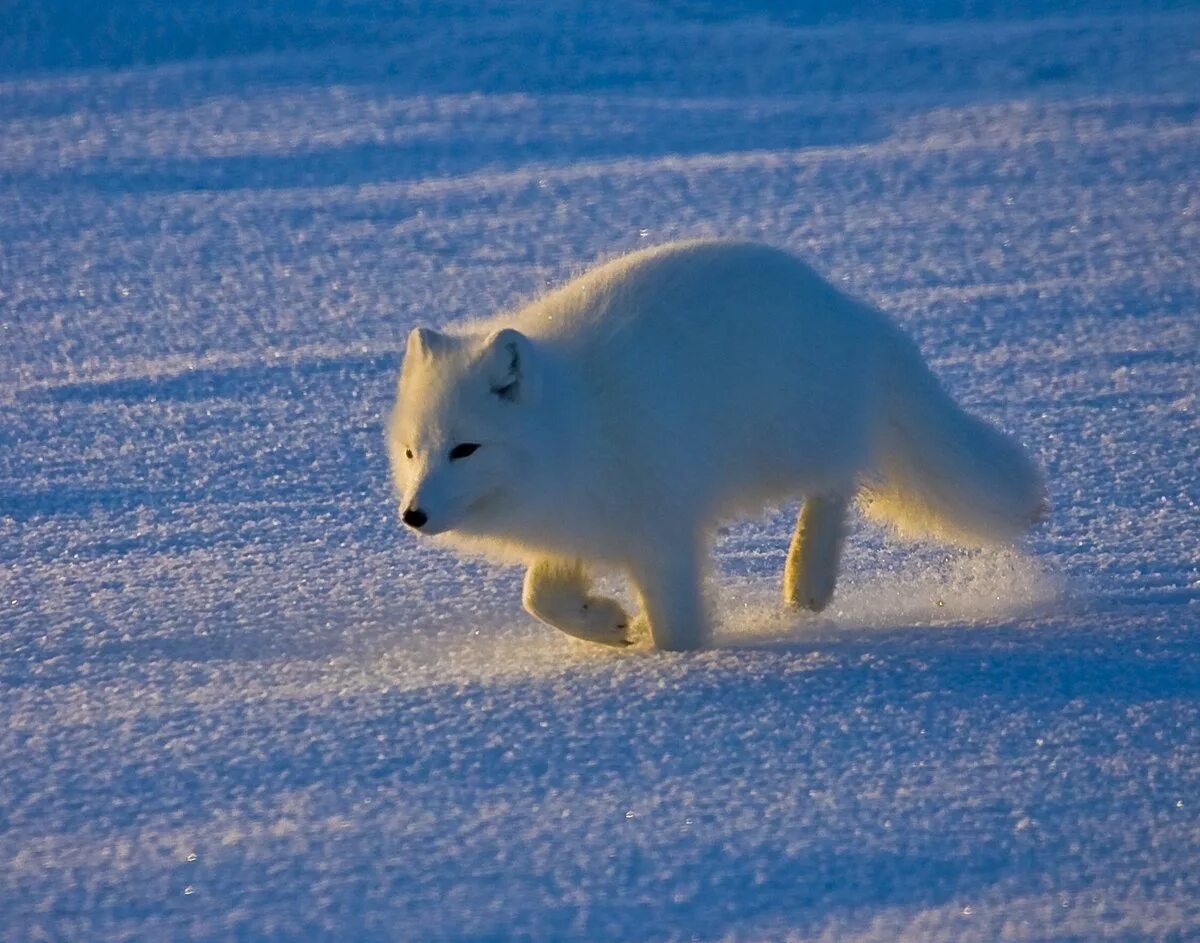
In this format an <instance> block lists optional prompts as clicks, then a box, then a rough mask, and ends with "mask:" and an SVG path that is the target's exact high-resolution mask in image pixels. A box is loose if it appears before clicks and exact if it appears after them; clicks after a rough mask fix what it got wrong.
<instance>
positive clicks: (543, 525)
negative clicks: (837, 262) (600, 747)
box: [388, 240, 1045, 650]
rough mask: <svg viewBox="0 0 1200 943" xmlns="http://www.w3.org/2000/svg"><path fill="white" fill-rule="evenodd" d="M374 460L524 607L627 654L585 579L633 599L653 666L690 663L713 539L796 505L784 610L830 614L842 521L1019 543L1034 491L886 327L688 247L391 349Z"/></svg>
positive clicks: (995, 439)
mask: <svg viewBox="0 0 1200 943" xmlns="http://www.w3.org/2000/svg"><path fill="white" fill-rule="evenodd" d="M388 448H389V454H390V459H391V465H392V473H393V477H394V481H395V485H396V490H397V495H398V498H399V506H400V509H401V516H402V519H403V521H404V523H405V524H407V525H408V526H409V527H411V528H413V529H414V530H416V531H419V532H420V533H422V534H427V535H434V534H440V535H444V537H445V538H446V539H447V540H449V541H450V542H451V543H452V544H454V545H457V546H458V547H460V548H463V549H467V550H472V551H482V552H484V553H485V554H490V555H493V556H499V557H501V558H504V559H507V560H510V561H512V560H516V561H519V562H522V563H524V564H525V565H526V566H527V567H528V569H527V571H526V574H525V585H524V599H523V601H524V605H525V608H526V609H527V610H528V611H529V613H530V614H532V615H533V616H535V617H536V618H537V619H540V620H541V621H543V622H546V623H548V624H550V625H552V626H555V627H557V628H559V629H561V630H562V631H564V632H567V633H568V634H570V635H573V636H576V637H578V638H582V639H588V640H590V641H593V642H600V643H604V644H609V645H623V644H627V643H628V641H629V638H630V635H631V631H630V629H631V620H630V617H629V616H628V615H627V613H626V612H625V610H624V609H623V607H622V606H621V605H620V604H619V603H618V602H617V601H616V600H614V599H609V598H604V597H600V596H597V595H594V594H593V592H592V589H591V585H590V578H589V573H590V572H594V571H595V570H596V568H597V567H603V568H605V569H616V570H618V571H621V572H624V573H626V574H627V575H628V576H629V577H630V578H631V580H632V582H633V584H634V587H635V589H636V591H637V597H638V599H639V600H640V603H641V608H642V615H641V619H642V620H643V621H644V623H645V625H646V626H647V627H648V628H649V631H650V634H651V637H652V638H653V641H654V644H655V645H656V646H657V647H658V648H662V649H671V650H682V649H695V648H700V647H703V646H704V644H705V642H706V641H707V639H708V630H709V620H708V618H707V615H706V612H705V607H704V602H703V597H702V594H701V583H702V577H703V573H704V563H703V560H704V557H705V556H706V550H707V546H706V545H707V539H706V538H707V537H708V535H709V533H710V532H711V531H712V530H713V528H714V526H715V524H716V523H717V522H718V521H719V520H720V519H722V518H726V517H729V516H731V515H735V514H738V513H747V512H758V511H760V510H761V509H762V508H763V507H764V506H765V505H767V504H769V503H772V502H778V501H783V500H787V499H790V498H793V497H803V499H804V503H803V506H802V509H801V511H800V515H799V520H798V521H797V524H796V530H795V535H794V537H793V539H792V543H791V549H790V551H789V553H788V557H787V564H786V568H785V570H784V578H783V594H784V599H785V601H786V603H787V604H788V605H790V606H792V607H794V608H798V609H811V610H820V609H822V608H823V607H824V606H825V605H826V604H827V603H828V602H829V600H830V597H831V596H832V594H833V590H834V582H835V580H836V578H837V569H838V558H839V554H840V550H841V545H842V540H843V535H844V533H845V519H846V514H847V510H848V506H849V504H850V502H851V501H852V500H853V499H855V498H856V497H857V498H858V499H859V500H860V502H861V504H862V505H863V508H864V510H865V511H866V512H867V513H868V514H870V515H872V516H874V517H877V518H880V519H882V520H885V521H887V522H890V523H891V524H892V525H893V526H894V527H895V528H896V529H897V530H898V531H900V532H901V533H903V534H908V535H911V536H928V537H934V538H938V539H942V540H946V541H951V542H955V543H961V544H966V545H974V546H978V545H987V544H999V543H1006V542H1010V541H1013V540H1015V539H1017V538H1018V537H1019V536H1020V535H1021V534H1022V533H1024V532H1025V531H1026V530H1027V529H1028V528H1029V527H1031V526H1032V525H1033V524H1034V523H1036V522H1037V521H1038V520H1039V519H1040V518H1041V516H1042V514H1043V513H1044V508H1045V503H1044V497H1043V486H1042V480H1041V476H1040V474H1039V472H1038V469H1037V468H1036V466H1035V465H1034V464H1033V462H1032V461H1031V460H1030V459H1029V457H1028V456H1027V455H1026V454H1025V452H1024V451H1022V449H1021V447H1020V446H1019V445H1017V444H1016V443H1015V442H1014V441H1013V440H1012V439H1010V438H1009V437H1007V436H1006V435H1004V434H1003V433H1001V432H999V431H998V430H996V429H995V428H993V427H992V426H990V425H988V424H987V423H985V422H983V421H982V420H980V419H977V418H975V417H973V416H970V415H968V414H967V413H965V412H963V410H962V409H960V408H959V407H958V406H957V405H956V404H955V402H954V401H953V400H952V399H951V398H950V396H949V395H948V394H947V393H946V391H945V390H944V389H943V388H942V387H941V385H940V384H939V383H938V381H937V379H936V378H935V377H934V376H933V374H932V373H931V372H930V371H929V368H928V367H927V366H926V365H925V363H924V361H923V360H922V358H921V355H920V354H919V353H918V351H917V348H916V346H915V345H914V344H913V343H912V341H910V340H909V339H908V338H907V337H906V336H905V335H904V334H903V333H902V332H901V331H900V330H899V329H898V328H897V327H895V326H894V325H893V324H892V323H891V322H890V321H889V320H888V319H887V318H886V317H885V316H884V315H883V314H882V313H880V312H879V311H877V310H875V309H874V308H872V307H870V306H869V305H867V304H865V303H863V302H861V301H856V300H854V299H852V298H850V297H848V296H846V295H844V294H842V293H841V292H839V291H838V290H837V289H836V288H834V287H833V286H832V285H830V284H829V283H828V282H826V281H825V280H824V279H822V278H821V277H820V276H818V275H817V274H816V273H815V272H813V270H812V269H810V268H809V267H808V266H806V265H805V264H804V263H802V262H800V261H799V260H798V259H796V258H794V257H793V256H791V255H788V254H786V253H784V252H782V251H779V250H776V249H771V248H768V247H766V246H761V245H755V244H752V243H743V242H729V241H715V240H699V241H691V242H679V243H673V244H669V245H663V246H658V247H654V248H650V249H646V250H644V251H640V252H635V253H633V254H631V255H627V256H624V257H622V258H618V259H615V260H613V261H611V262H608V263H606V264H603V265H600V266H598V267H597V268H594V269H592V270H591V271H589V272H586V273H585V274H583V275H582V276H580V277H579V278H576V279H575V280H574V281H571V282H570V283H568V284H567V285H565V286H563V287H562V288H559V289H558V290H556V291H552V292H551V293H549V294H547V295H545V296H544V297H542V298H539V299H538V300H536V301H534V302H532V303H531V304H529V305H527V306H526V307H524V308H521V309H520V310H519V311H516V312H514V313H506V314H501V315H498V316H496V317H495V318H493V319H490V320H485V321H473V322H468V323H464V324H460V325H458V326H456V327H453V328H451V329H450V330H448V331H447V332H446V333H438V332H436V331H433V330H429V329H426V328H417V329H416V330H414V331H413V332H412V333H411V334H410V335H409V339H408V347H407V350H406V352H405V356H404V364H403V367H402V369H401V372H400V378H399V385H398V391H397V399H396V405H395V409H394V411H393V413H392V415H391V419H390V422H389V428H388Z"/></svg>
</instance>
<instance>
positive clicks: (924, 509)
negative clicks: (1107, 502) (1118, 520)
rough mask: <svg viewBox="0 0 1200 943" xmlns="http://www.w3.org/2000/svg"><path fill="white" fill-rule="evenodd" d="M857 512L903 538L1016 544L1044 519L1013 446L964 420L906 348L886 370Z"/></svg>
mask: <svg viewBox="0 0 1200 943" xmlns="http://www.w3.org/2000/svg"><path fill="white" fill-rule="evenodd" d="M882 392H883V397H882V399H883V415H882V419H881V422H880V423H879V428H878V430H877V432H876V443H875V447H876V463H875V469H874V472H873V474H872V476H871V477H869V479H868V480H867V481H866V482H865V483H864V485H865V487H864V490H863V507H864V510H865V511H866V513H867V514H868V515H869V516H871V517H873V518H876V519H879V520H882V521H884V522H886V523H889V524H891V525H892V526H893V527H894V528H895V529H896V530H897V531H899V532H900V533H901V534H903V535H905V536H909V537H933V538H936V539H939V540H944V541H949V542H952V543H958V544H965V545H967V546H972V547H980V546H994V545H997V544H1007V543H1011V542H1013V541H1015V540H1017V539H1018V538H1019V537H1021V536H1022V535H1023V534H1024V533H1025V532H1026V531H1028V530H1029V528H1030V527H1032V526H1033V525H1034V524H1036V523H1037V522H1038V521H1040V520H1042V519H1043V518H1044V517H1045V515H1046V510H1047V505H1046V496H1045V488H1044V485H1043V482H1042V476H1041V473H1040V471H1039V470H1038V468H1037V466H1036V465H1035V464H1034V463H1033V460H1032V459H1031V458H1030V457H1029V456H1028V455H1027V454H1026V453H1025V451H1024V449H1022V448H1021V446H1020V445H1018V444H1017V443H1016V442H1015V441H1014V440H1013V439H1011V438H1010V437H1009V436H1007V435H1005V434H1004V433H1003V432H1001V431H1000V430H998V429H996V428H995V427H993V426H991V425H988V423H986V422H984V421H982V420H980V419H976V418H975V417H974V416H970V415H968V414H967V413H965V412H964V411H963V410H962V409H961V408H959V406H958V404H957V403H955V402H954V400H953V399H951V398H950V395H949V394H948V393H947V392H946V391H945V390H944V389H943V388H942V386H941V384H940V383H938V381H937V378H936V377H934V375H933V374H932V373H931V372H930V371H929V368H928V367H926V366H925V363H924V361H923V360H922V359H921V356H920V354H919V353H918V352H917V350H916V348H915V347H912V346H911V345H910V344H909V342H907V339H904V340H901V341H900V342H899V343H898V345H897V347H896V348H895V349H894V350H893V352H892V354H891V363H890V364H889V366H888V368H887V369H886V371H885V378H884V389H883V391H882Z"/></svg>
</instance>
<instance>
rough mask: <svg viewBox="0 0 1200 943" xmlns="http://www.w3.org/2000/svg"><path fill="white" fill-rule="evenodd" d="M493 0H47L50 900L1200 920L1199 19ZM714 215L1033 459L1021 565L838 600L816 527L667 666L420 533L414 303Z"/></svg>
mask: <svg viewBox="0 0 1200 943" xmlns="http://www.w3.org/2000/svg"><path fill="white" fill-rule="evenodd" d="M470 6H471V5H470V4H462V5H458V6H450V5H441V6H432V5H430V6H422V5H420V4H410V5H409V10H408V14H407V15H406V17H400V16H396V17H394V18H390V19H388V18H382V17H380V16H379V14H376V15H375V18H374V19H371V18H369V17H368V18H367V19H366V20H364V19H363V18H364V17H366V13H364V7H362V6H361V5H355V4H342V3H339V2H337V0H297V2H296V3H295V4H294V7H295V8H294V9H292V8H290V7H289V6H288V5H284V4H276V5H274V6H271V7H270V8H269V12H261V13H259V14H257V15H251V14H250V13H242V12H240V5H238V4H234V3H232V2H228V3H226V2H222V3H215V4H213V5H211V8H212V9H213V10H214V11H216V12H215V13H214V14H213V15H214V16H216V17H217V23H218V25H217V26H214V27H213V28H212V29H211V30H209V31H208V32H205V31H203V30H197V29H195V28H193V27H195V22H193V21H194V19H195V17H196V16H197V14H195V13H194V12H191V13H190V12H187V11H188V10H191V8H192V5H188V7H187V8H186V9H181V10H179V11H177V12H178V16H177V17H176V16H174V15H173V14H171V12H170V11H171V9H172V8H171V7H165V9H166V10H167V11H168V12H167V13H164V12H163V7H162V6H161V5H154V4H150V3H148V2H145V0H118V2H116V3H113V4H108V5H106V8H107V9H108V10H109V13H108V16H109V19H108V20H106V21H105V23H104V24H102V26H101V27H96V26H95V24H94V23H92V24H90V25H89V24H84V25H82V26H78V31H77V32H76V33H71V32H70V31H69V30H67V29H66V27H65V25H64V24H66V23H67V22H69V21H71V20H70V15H71V8H72V5H71V4H67V3H65V2H53V3H50V2H48V3H46V4H41V5H39V4H29V5H21V7H22V9H21V11H18V10H16V9H15V7H16V5H13V7H14V8H13V9H10V10H6V11H5V12H4V14H3V16H5V17H10V16H11V17H12V18H13V20H12V22H10V27H11V28H9V29H7V30H6V29H5V28H4V27H3V26H2V25H0V330H2V332H3V333H2V335H0V446H2V448H0V562H2V564H3V568H2V570H0V589H2V592H0V606H2V609H0V612H3V618H2V620H0V939H3V940H6V941H21V943H24V941H33V940H73V941H79V940H104V941H119V940H127V939H129V940H134V939H136V940H213V941H218V940H220V941H224V940H244V941H260V940H296V939H312V940H327V939H345V940H380V941H384V940H388V941H391V940H422V941H435V940H500V939H543V940H553V939H581V940H583V939H587V940H659V939H680V940H717V939H736V940H762V941H765V940H783V939H794V940H828V941H833V940H837V941H879V943H885V941H886V943H891V941H896V940H911V941H933V940H939V941H940V940H946V941H964V943H965V941H980V943H984V941H996V940H1013V941H1028V943H1033V941H1046V940H1060V941H1067V940H1070V941H1080V943H1083V941H1094V940H1122V941H1124V940H1150V939H1156V940H1180V941H1182V940H1192V939H1198V938H1200V816H1198V812H1200V642H1198V636H1197V633H1198V632H1200V560H1198V557H1200V550H1198V547H1200V486H1198V484H1197V468H1200V419H1198V415H1200V269H1198V264H1197V259H1198V258H1200V161H1198V159H1197V154H1200V10H1198V9H1197V8H1195V7H1189V5H1187V4H1182V3H1181V4H1169V3H1163V4H1155V5H1153V8H1151V6H1149V5H1145V4H1143V5H1142V7H1143V10H1142V12H1140V13H1138V14H1137V15H1132V14H1129V13H1123V12H1121V7H1122V5H1121V4H1117V3H1102V4H1099V5H1095V4H1084V3H1068V4H1065V5H1064V6H1063V7H1062V8H1061V9H1060V10H1059V11H1057V12H1054V13H1046V12H1042V11H1041V8H1040V5H1039V4H1037V3H1033V2H1027V3H1018V4H1016V5H1008V6H1003V5H996V9H995V10H993V9H992V5H990V4H978V5H976V6H974V7H973V10H974V11H975V12H977V13H982V14H983V16H984V18H983V19H979V20H971V19H968V18H966V17H965V16H963V15H962V14H961V13H960V12H959V11H957V9H955V8H954V7H953V6H952V5H951V4H950V3H948V2H945V3H932V4H926V5H924V7H923V8H922V9H923V14H922V16H921V18H920V19H919V20H913V21H910V22H907V23H905V22H901V18H900V17H899V16H898V15H897V14H894V13H892V12H891V11H889V10H888V9H887V8H886V7H884V6H881V5H879V4H869V3H861V4H857V5H856V6H855V9H857V11H858V12H856V13H855V14H854V15H843V16H841V17H840V18H838V17H837V16H833V15H832V14H833V13H834V12H836V10H837V9H838V5H837V4H833V3H825V4H820V5H819V9H817V8H816V7H814V11H815V12H813V13H812V15H811V16H808V17H807V18H806V17H805V16H802V15H800V14H797V13H794V12H792V13H786V12H781V11H783V10H785V9H786V8H785V5H783V4H770V3H767V2H763V3H760V4H759V10H758V11H757V12H755V11H751V10H749V8H748V7H737V8H736V9H737V10H738V11H739V12H737V13H733V12H730V11H731V10H732V9H735V8H734V7H732V6H728V5H722V4H707V3H703V2H699V0H697V2H683V0H679V2H672V3H662V4H658V5H653V6H645V7H643V6H640V5H636V4H626V5H623V6H609V7H605V8H603V9H601V8H599V6H598V5H587V6H586V7H585V6H584V5H583V4H578V5H574V4H560V5H557V6H552V7H548V6H547V5H536V6H535V5H532V4H529V5H522V4H520V3H507V4H489V5H487V6H486V9H485V10H484V11H483V12H480V13H479V14H478V15H474V16H472V15H469V7H470ZM1126 6H1128V5H1126ZM593 7H596V8H595V9H593ZM389 8H390V6H389ZM195 9H197V10H198V9H207V7H201V6H199V5H197V6H196V7H195ZM806 9H807V8H806ZM30 10H34V11H39V12H37V14H36V15H34V14H33V13H30V12H29V11H30ZM548 10H551V11H553V12H547V11H548ZM996 10H1001V11H1004V10H1007V11H1008V13H1007V18H1004V19H997V18H995V17H994V16H991V14H993V13H995V12H996ZM64 11H66V12H64ZM189 17H191V18H192V20H189V19H188V18H189ZM239 17H241V18H242V19H240V20H239V19H238V18H239ZM271 17H274V18H275V19H272V18H271ZM181 56H188V57H191V58H186V59H180V58H179V57H181ZM700 233H720V234H737V235H743V236H750V237H754V238H760V239H764V240H767V241H770V242H773V243H776V244H779V245H783V246H786V247H790V248H792V249H794V250H796V251H797V252H799V253H801V254H803V255H804V256H806V257H807V258H809V259H810V260H811V261H813V262H814V263H815V264H816V265H817V266H818V267H820V268H821V269H822V270H823V271H825V272H827V273H829V274H830V275H831V277H833V278H834V279H836V280H839V281H841V282H842V283H844V284H845V285H846V286H847V287H848V288H850V289H851V290H853V291H856V292H858V293H860V294H863V295H865V296H868V297H870V298H872V299H874V300H876V301H877V302H879V303H880V304H882V305H883V306H884V307H886V308H887V309H888V310H889V311H891V312H893V313H894V315H895V316H896V317H897V318H898V319H900V320H901V321H902V322H903V323H904V324H905V325H906V326H907V327H908V328H909V329H910V330H911V332H912V333H913V334H914V335H915V336H916V337H917V338H918V339H919V340H920V342H921V344H922V346H923V348H924V349H925V351H926V352H927V353H928V355H929V357H930V359H931V361H932V362H933V363H934V364H935V365H936V367H937V369H938V371H939V373H940V374H941V375H942V376H943V377H944V378H945V380H946V382H947V383H948V384H949V385H950V386H951V387H952V388H953V390H954V391H955V392H956V394H958V395H959V396H960V398H961V399H962V400H963V401H964V402H966V403H967V404H969V405H970V406H971V407H972V408H974V409H976V410H978V411H980V412H982V413H984V414H986V415H988V416H990V417H992V418H994V419H996V420H998V421H999V422H1001V423H1002V424H1004V425H1005V426H1006V427H1008V428H1010V429H1012V430H1014V431H1016V432H1017V433H1018V434H1019V435H1020V436H1021V437H1022V438H1023V439H1024V440H1025V441H1026V442H1027V443H1028V444H1030V446H1031V447H1032V448H1033V449H1034V450H1035V451H1036V452H1037V454H1038V455H1039V456H1040V458H1041V460H1042V461H1043V462H1044V464H1045V466H1046V468H1047V470H1048V474H1049V480H1050V486H1051V491H1052V498H1053V502H1054V512H1053V516H1052V518H1051V520H1050V522H1049V524H1048V525H1047V526H1046V527H1045V528H1044V529H1042V530H1041V531H1040V532H1039V533H1038V534H1037V535H1036V537H1035V538H1034V539H1033V540H1032V541H1031V544H1030V547H1029V553H1028V555H1027V556H1025V557H1016V556H1009V557H1004V556H995V555H966V556H962V555H954V554H947V553H944V552H941V551H938V550H936V549H930V548H911V547H904V546H899V545H897V544H895V543H894V542H891V541H888V540H887V539H886V538H885V537H884V535H882V534H880V533H879V532H877V531H874V530H871V529H868V528H866V527H865V526H861V527H860V528H859V529H858V531H857V532H856V534H855V538H854V542H853V544H852V546H851V548H850V551H849V558H848V560H847V573H846V578H845V582H844V585H843V588H842V591H841V593H840V595H839V597H838V599H837V600H835V604H834V606H833V610H834V611H832V612H831V613H829V616H830V617H829V618H826V619H819V620H811V621H808V622H803V621H802V622H796V621H790V622H789V621H788V620H787V619H786V618H785V617H784V616H783V615H782V614H781V613H779V612H777V611H776V609H775V596H776V591H777V590H776V587H777V580H778V574H779V571H780V569H781V567H782V562H783V552H784V549H785V540H786V537H787V533H788V521H787V516H786V512H785V513H783V514H773V515H768V516H767V517H765V518H764V519H763V520H760V521H756V522H751V523H748V524H743V525H737V526H734V527H732V528H731V529H730V530H729V532H728V533H727V534H725V535H724V536H723V537H722V538H721V541H720V544H719V546H718V548H717V555H718V559H719V562H720V569H721V574H720V576H719V578H718V580H717V585H715V586H714V587H713V591H714V594H715V595H716V596H717V597H719V599H720V600H721V602H720V606H721V612H722V619H721V627H720V647H719V648H718V650H716V651H712V652H709V653H705V654H701V655H694V656H664V655H657V654H653V653H649V652H644V651H639V652H634V653H631V654H614V653H613V652H610V651H608V650H593V649H591V648H588V647H586V646H583V645H581V644H578V643H574V642H572V641H570V640H568V639H566V638H564V637H560V636H558V635H556V634H555V633H553V632H552V631H551V630H548V629H545V628H543V627H540V626H537V625H535V624H533V623H531V622H530V620H528V619H527V618H526V617H525V616H524V615H523V614H522V613H521V611H520V608H519V603H518V587H519V574H517V573H514V572H511V571H505V570H495V569H492V568H489V567H487V566H484V565H481V564H478V563H470V562H467V563H464V562H461V561H459V560H457V559H454V558H451V557H449V556H446V555H443V554H441V553H438V552H436V551H434V550H431V549H429V548H427V547H425V546H422V545H420V544H418V542H416V541H415V540H413V539H411V538H410V537H408V536H407V535H405V534H404V533H402V532H401V528H400V527H399V525H398V524H397V522H396V520H395V514H394V510H393V509H392V508H391V507H390V505H389V492H388V484H387V480H386V463H385V459H384V455H383V450H382V416H383V414H384V412H385V411H386V409H387V406H388V401H389V395H390V388H391V384H392V377H393V373H394V370H395V368H396V365H397V360H398V351H399V350H400V345H401V343H402V340H403V338H404V336H405V334H406V332H407V331H408V329H409V328H410V327H411V326H412V325H413V324H414V323H416V322H418V321H420V322H424V323H430V324H435V325H436V324H440V323H443V322H445V321H447V320H450V319H451V318H454V317H456V316H460V315H463V314H467V313H481V312H485V311H489V310H491V309H492V308H494V307H496V306H499V305H502V304H505V303H509V302H512V301H514V300H516V299H519V298H521V297H524V296H528V295H530V294H531V293H534V292H536V291H538V290H539V289H541V288H543V287H544V286H545V285H547V284H552V283H555V282H558V281H560V280H562V279H564V278H565V277H567V276H568V275H569V274H570V273H572V272H573V271H576V270H577V269H578V268H580V267H581V266H583V265H584V264H586V263H588V262H589V261H592V260H594V259H596V258H597V257H599V256H601V255H604V254H610V253H613V252H615V251H618V250H622V249H627V248H631V247H634V246H639V245H643V244H645V243H647V242H650V241H660V240H665V239H668V238H674V237H677V236H681V235H688V234H700Z"/></svg>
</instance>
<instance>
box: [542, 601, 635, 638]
mask: <svg viewBox="0 0 1200 943" xmlns="http://www.w3.org/2000/svg"><path fill="white" fill-rule="evenodd" d="M629 621H630V620H629V616H628V614H627V613H626V612H625V609H624V608H623V607H622V606H621V604H620V603H619V602H617V601H616V600H615V599H607V598H605V597H602V596H589V597H587V599H585V600H584V601H583V603H582V604H581V605H580V606H579V610H578V612H576V613H575V614H574V617H573V618H571V619H570V620H567V621H565V622H564V623H562V624H559V625H558V628H559V629H561V630H562V631H564V632H566V633H567V634H568V635H570V636H573V637H574V638H577V639H583V641H585V642H595V643H597V644H599V645H611V646H614V647H617V648H623V647H624V646H626V645H628V644H629Z"/></svg>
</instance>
